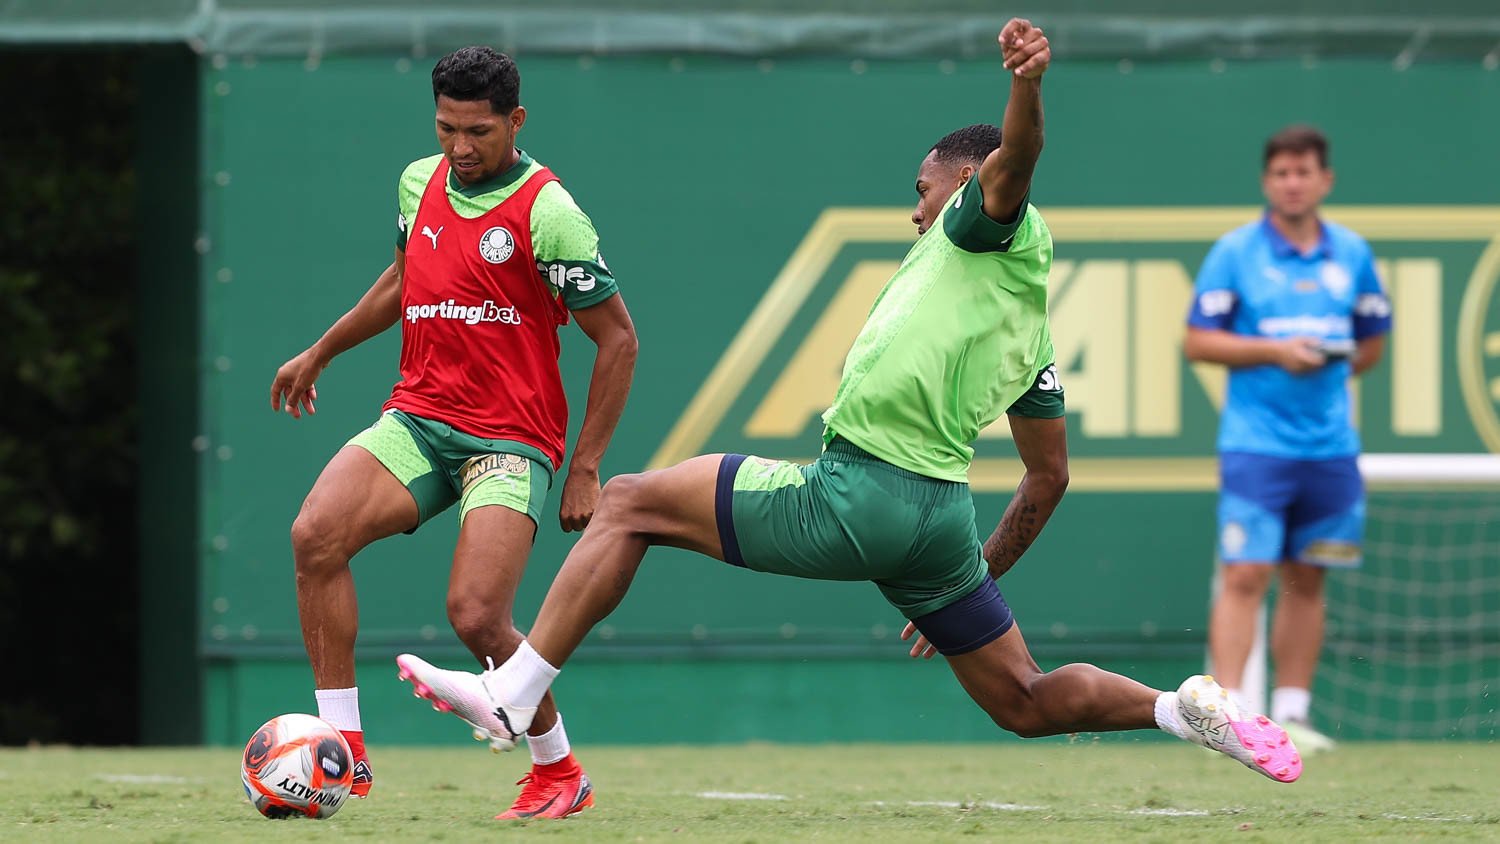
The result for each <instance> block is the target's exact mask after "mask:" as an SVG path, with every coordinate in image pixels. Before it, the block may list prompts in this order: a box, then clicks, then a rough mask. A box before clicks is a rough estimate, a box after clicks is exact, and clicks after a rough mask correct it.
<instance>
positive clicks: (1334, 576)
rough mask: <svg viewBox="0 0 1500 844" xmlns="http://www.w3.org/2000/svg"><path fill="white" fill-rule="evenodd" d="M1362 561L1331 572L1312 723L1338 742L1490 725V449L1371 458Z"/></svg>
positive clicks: (1493, 615)
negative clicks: (1351, 567)
mask: <svg viewBox="0 0 1500 844" xmlns="http://www.w3.org/2000/svg"><path fill="white" fill-rule="evenodd" d="M1360 468H1361V470H1362V471H1363V473H1364V477H1365V483H1366V486H1367V487H1368V489H1369V493H1368V498H1367V502H1368V503H1367V518H1366V527H1365V544H1364V565H1363V566H1362V567H1361V568H1359V569H1358V570H1354V571H1331V572H1329V575H1328V579H1327V581H1326V586H1325V589H1326V600H1327V606H1328V616H1327V632H1326V635H1325V639H1324V646H1323V653H1322V656H1321V659H1320V662H1319V666H1318V675H1317V679H1316V681H1315V685H1316V688H1315V690H1314V695H1313V716H1314V720H1315V721H1316V722H1317V723H1318V724H1319V726H1320V727H1322V728H1323V729H1325V730H1329V731H1331V732H1334V733H1336V734H1337V735H1338V736H1339V737H1341V738H1350V739H1358V738H1411V739H1436V738H1463V739H1494V738H1495V737H1496V733H1497V729H1500V717H1497V712H1500V455H1467V454H1466V455H1412V454H1370V455H1365V456H1363V457H1361V458H1360Z"/></svg>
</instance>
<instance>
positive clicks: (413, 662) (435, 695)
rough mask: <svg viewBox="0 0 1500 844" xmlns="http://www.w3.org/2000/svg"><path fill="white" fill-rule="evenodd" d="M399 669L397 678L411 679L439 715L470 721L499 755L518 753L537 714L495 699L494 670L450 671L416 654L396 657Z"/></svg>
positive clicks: (477, 737) (476, 736) (476, 734)
mask: <svg viewBox="0 0 1500 844" xmlns="http://www.w3.org/2000/svg"><path fill="white" fill-rule="evenodd" d="M396 666H397V668H398V669H399V670H398V671H397V674H396V676H398V677H400V678H401V679H403V680H410V681H411V685H412V689H413V691H414V693H415V694H416V696H417V697H420V698H426V699H427V700H430V701H432V708H433V709H436V710H437V711H439V712H451V713H453V714H454V715H457V716H458V717H460V718H462V719H464V720H465V721H467V722H469V726H471V727H473V728H474V740H475V741H488V742H489V743H490V749H491V750H493V751H495V752H496V753H499V752H501V751H503V750H514V749H515V746H516V740H517V739H519V738H520V737H521V736H523V735H525V734H526V729H527V728H528V727H530V726H531V719H532V718H533V717H535V715H536V707H534V706H533V707H531V708H529V709H528V708H521V707H515V706H510V705H508V704H505V703H501V702H499V701H497V700H495V699H494V698H493V697H492V696H491V694H490V690H489V688H488V683H487V682H486V681H487V680H488V679H489V678H490V675H492V674H493V673H494V671H493V668H492V669H491V670H490V671H486V672H484V673H483V674H472V673H470V672H468V671H449V670H447V669H443V668H438V667H437V666H435V665H431V664H429V663H428V662H427V661H425V660H423V659H422V658H420V657H417V656H413V655H412V654H402V655H400V656H398V657H396Z"/></svg>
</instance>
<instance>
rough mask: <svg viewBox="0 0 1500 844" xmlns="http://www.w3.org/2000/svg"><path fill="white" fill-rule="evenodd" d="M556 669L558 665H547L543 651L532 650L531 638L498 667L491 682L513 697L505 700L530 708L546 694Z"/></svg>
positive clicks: (523, 707) (555, 675) (554, 677)
mask: <svg viewBox="0 0 1500 844" xmlns="http://www.w3.org/2000/svg"><path fill="white" fill-rule="evenodd" d="M557 672H558V669H556V668H553V667H552V666H551V665H548V664H547V660H545V659H542V655H541V654H539V653H537V652H536V651H534V650H532V648H531V643H530V642H525V641H523V642H521V646H520V647H519V648H516V652H515V653H514V654H512V655H511V657H510V659H507V660H506V661H505V664H504V665H502V666H500V667H499V668H496V669H495V674H494V677H493V678H492V679H491V680H490V682H491V683H493V684H495V685H498V686H499V687H500V688H502V689H504V690H505V693H506V695H507V696H508V697H509V698H510V700H507V701H505V703H508V704H510V705H511V706H515V707H519V708H521V709H529V708H531V707H534V706H536V705H537V704H539V703H541V702H542V698H543V697H546V695H547V689H548V687H550V686H551V685H552V681H553V680H554V679H556V677H557Z"/></svg>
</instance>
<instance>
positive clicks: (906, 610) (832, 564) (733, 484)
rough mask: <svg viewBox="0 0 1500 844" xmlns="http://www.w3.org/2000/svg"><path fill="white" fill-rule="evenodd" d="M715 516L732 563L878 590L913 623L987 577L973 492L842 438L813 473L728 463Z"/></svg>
mask: <svg viewBox="0 0 1500 844" xmlns="http://www.w3.org/2000/svg"><path fill="white" fill-rule="evenodd" d="M715 510H716V513H717V519H718V528H719V539H720V543H721V545H722V547H723V550H724V556H725V559H726V560H727V561H728V562H730V563H733V564H735V565H738V566H744V567H746V568H749V569H753V570H755V571H765V572H772V573H774V574H786V575H792V576H794V577H806V578H812V579H815V580H869V581H873V582H874V583H875V585H876V586H878V587H879V588H880V591H881V592H882V593H883V594H884V595H885V597H886V600H888V601H890V602H891V604H892V605H893V606H894V607H896V609H897V610H899V611H900V612H901V613H902V614H903V615H905V616H906V617H907V618H909V619H911V618H917V617H919V616H924V615H927V614H929V613H932V612H935V611H937V610H940V609H942V608H944V607H946V606H948V605H950V604H952V603H954V602H955V601H958V600H960V599H962V598H965V597H967V596H969V595H970V594H971V593H973V592H974V591H975V590H977V589H979V588H980V586H981V585H983V584H984V582H985V580H986V579H988V578H989V570H988V568H987V567H986V565H985V564H984V560H983V558H982V556H981V553H980V552H981V548H980V542H979V533H978V531H977V530H976V529H975V524H974V500H973V498H972V497H971V496H970V493H969V485H968V484H963V483H955V482H953V481H941V480H937V479H935V478H929V477H925V476H923V475H918V474H917V473H915V472H910V471H907V470H905V469H902V468H899V467H897V466H893V465H891V464H890V463H887V462H885V461H884V460H881V459H880V458H878V457H875V456H874V455H872V454H869V453H868V452H866V451H864V450H863V449H860V448H858V447H857V446H855V445H854V444H853V443H850V442H849V441H848V440H845V439H844V438H842V437H835V438H834V440H833V442H831V443H829V444H828V448H827V449H826V450H825V451H824V452H823V455H822V456H821V457H819V458H818V459H817V460H816V461H815V462H813V463H810V464H807V465H800V464H796V463H787V462H784V461H775V460H766V459H764V458H760V457H747V456H745V455H740V454H730V455H725V457H724V461H723V463H721V464H720V467H719V483H718V491H717V496H716V506H715Z"/></svg>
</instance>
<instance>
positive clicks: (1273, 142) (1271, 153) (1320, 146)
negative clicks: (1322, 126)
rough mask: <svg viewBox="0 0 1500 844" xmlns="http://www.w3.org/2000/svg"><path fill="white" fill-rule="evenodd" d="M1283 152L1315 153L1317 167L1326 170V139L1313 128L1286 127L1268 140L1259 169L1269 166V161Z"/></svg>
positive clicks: (1306, 126)
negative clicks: (1316, 155)
mask: <svg viewBox="0 0 1500 844" xmlns="http://www.w3.org/2000/svg"><path fill="white" fill-rule="evenodd" d="M1283 152H1290V153H1292V154H1294V155H1302V154H1303V153H1308V152H1315V153H1317V154H1318V166H1319V167H1322V168H1323V169H1324V170H1327V169H1328V137H1327V136H1326V135H1324V134H1323V133H1322V132H1319V131H1318V130H1317V128H1316V127H1314V126H1308V125H1306V124H1300V123H1299V124H1297V125H1296V126H1288V127H1286V128H1285V129H1282V130H1281V131H1280V132H1277V133H1276V134H1274V135H1272V136H1271V137H1270V138H1268V139H1267V140H1266V152H1265V155H1264V157H1263V158H1262V159H1261V163H1260V166H1261V168H1262V169H1264V168H1266V167H1269V166H1271V159H1273V158H1275V157H1276V156H1278V155H1280V154H1282V153H1283Z"/></svg>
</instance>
